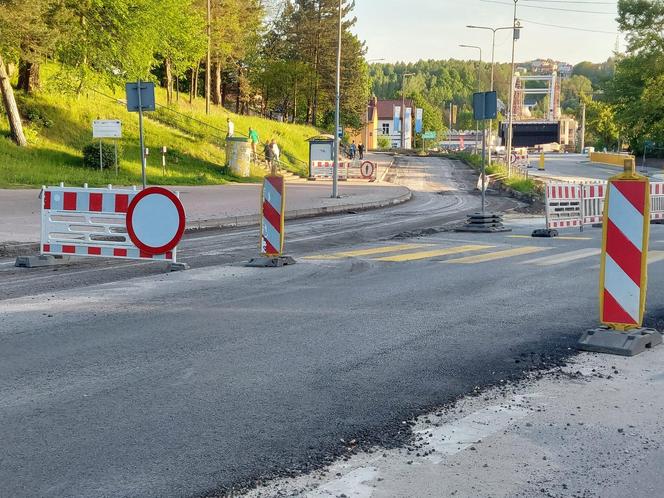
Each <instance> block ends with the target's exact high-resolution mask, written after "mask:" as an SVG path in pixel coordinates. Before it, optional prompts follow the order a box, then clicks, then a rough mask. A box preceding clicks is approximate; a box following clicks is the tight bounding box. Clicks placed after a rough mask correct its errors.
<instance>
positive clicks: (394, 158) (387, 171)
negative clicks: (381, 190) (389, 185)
mask: <svg viewBox="0 0 664 498" xmlns="http://www.w3.org/2000/svg"><path fill="white" fill-rule="evenodd" d="M395 161H396V157H395V156H392V161H390V164H388V165H387V168H385V171H383V174H382V175H381V176H380V178H379V179H378V182H382V181H383V180H385V177H386V176H387V173H389V171H390V169H392V166H394V163H395Z"/></svg>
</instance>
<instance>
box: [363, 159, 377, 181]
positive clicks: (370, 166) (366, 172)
mask: <svg viewBox="0 0 664 498" xmlns="http://www.w3.org/2000/svg"><path fill="white" fill-rule="evenodd" d="M375 169H376V167H375V166H374V163H372V162H371V161H364V162H363V163H362V165H361V166H360V173H361V174H362V178H371V177H372V176H373V174H374V171H375Z"/></svg>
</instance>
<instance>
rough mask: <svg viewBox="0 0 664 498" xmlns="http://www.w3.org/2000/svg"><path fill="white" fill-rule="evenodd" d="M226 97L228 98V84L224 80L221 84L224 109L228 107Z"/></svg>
mask: <svg viewBox="0 0 664 498" xmlns="http://www.w3.org/2000/svg"><path fill="white" fill-rule="evenodd" d="M222 79H223V78H222ZM226 97H228V82H227V81H226V80H225V79H223V81H222V82H221V105H222V107H226Z"/></svg>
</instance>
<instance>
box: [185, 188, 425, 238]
mask: <svg viewBox="0 0 664 498" xmlns="http://www.w3.org/2000/svg"><path fill="white" fill-rule="evenodd" d="M412 196H413V193H412V192H411V190H410V189H408V192H406V193H405V194H402V195H400V196H398V197H393V198H392V199H385V200H382V201H375V202H360V203H356V204H344V205H343V206H324V207H319V208H311V209H297V210H294V211H286V213H285V214H284V218H285V219H286V220H298V219H304V218H315V217H318V216H326V215H330V214H339V213H345V212H348V211H369V210H372V209H381V208H385V207H390V206H396V205H398V204H402V203H404V202H407V201H409V200H410V199H411V198H412ZM260 221H261V216H260V215H259V214H250V215H246V216H231V217H229V218H213V219H210V220H200V221H196V222H193V223H190V224H188V225H187V228H186V231H187V232H192V231H195V230H206V229H213V228H237V227H248V226H256V225H259V224H260Z"/></svg>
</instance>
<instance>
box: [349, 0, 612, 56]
mask: <svg viewBox="0 0 664 498" xmlns="http://www.w3.org/2000/svg"><path fill="white" fill-rule="evenodd" d="M616 4H617V1H616V0H613V1H611V0H604V1H601V0H583V1H582V0H580V1H578V2H573V1H571V0H562V1H561V0H556V1H553V0H519V2H518V4H517V17H518V18H519V19H520V20H521V24H522V26H523V28H524V29H523V30H521V39H520V40H518V41H517V43H516V49H515V50H516V55H515V59H516V61H517V62H519V61H529V60H533V59H538V58H543V59H549V58H550V59H554V60H558V61H563V62H569V63H572V64H576V63H578V62H581V61H584V60H589V61H591V62H603V61H605V60H606V59H607V58H608V57H610V56H611V55H612V54H613V51H614V50H615V47H616V35H617V34H618V30H617V23H616V21H615V18H616V15H617V14H616V12H617V7H616ZM554 9H569V10H574V11H591V12H569V11H562V10H554ZM513 11H514V3H513V2H512V0H492V1H490V2H489V1H483V0H355V15H356V16H357V24H356V26H355V27H354V31H355V33H356V34H357V35H358V37H359V38H360V40H364V41H365V42H366V45H367V49H368V51H367V56H366V58H367V60H371V59H385V62H397V61H405V62H414V61H417V60H419V59H450V58H454V59H477V57H478V55H479V51H478V50H474V49H467V48H461V47H459V44H466V45H478V46H481V48H482V58H483V60H485V61H490V60H491V32H490V31H482V30H475V29H469V28H466V25H468V24H474V25H479V26H491V27H502V26H511V25H512V18H513ZM604 13H608V14H604ZM536 23H538V24H536ZM542 24H553V25H559V26H568V27H574V28H583V29H585V30H593V31H602V33H598V32H589V31H578V30H572V29H564V28H559V27H552V26H543V25H542ZM604 32H606V33H604ZM624 44H625V41H624V37H623V36H622V35H621V36H620V38H619V47H620V50H624V47H625V45H624ZM511 50H512V45H511V34H510V31H509V30H505V31H502V32H501V31H498V32H497V34H496V61H497V62H509V61H510V58H511Z"/></svg>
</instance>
